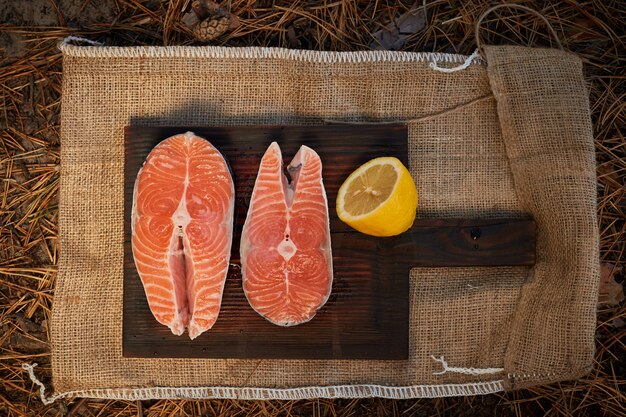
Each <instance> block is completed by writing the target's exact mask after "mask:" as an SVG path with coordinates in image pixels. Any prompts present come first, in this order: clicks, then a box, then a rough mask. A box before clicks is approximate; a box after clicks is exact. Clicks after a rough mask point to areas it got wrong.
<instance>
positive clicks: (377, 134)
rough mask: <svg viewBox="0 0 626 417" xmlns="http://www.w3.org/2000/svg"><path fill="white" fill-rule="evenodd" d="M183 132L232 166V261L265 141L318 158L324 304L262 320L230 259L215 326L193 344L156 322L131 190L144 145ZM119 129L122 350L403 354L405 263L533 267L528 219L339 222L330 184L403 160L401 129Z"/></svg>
mask: <svg viewBox="0 0 626 417" xmlns="http://www.w3.org/2000/svg"><path fill="white" fill-rule="evenodd" d="M188 130H191V131H193V132H195V133H196V134H198V135H199V136H202V137H204V138H206V139H209V140H210V141H211V143H213V144H214V145H215V146H216V147H217V148H218V149H220V151H221V152H222V153H223V154H224V156H225V157H226V159H227V160H228V162H229V164H230V167H231V170H232V173H233V178H234V180H235V193H236V203H235V205H236V209H235V233H234V240H233V251H232V258H231V263H233V264H238V263H239V254H238V250H239V237H240V232H241V227H242V226H243V222H244V221H245V215H246V210H247V207H248V204H249V198H250V195H251V192H252V188H253V186H254V181H255V179H256V174H257V170H258V165H259V162H260V159H261V156H262V155H263V153H264V152H265V150H266V148H267V146H268V145H269V143H270V142H271V141H273V140H276V141H277V142H278V143H279V144H280V146H281V149H282V151H283V157H284V159H285V162H286V163H288V162H289V161H290V160H291V158H292V157H293V155H294V154H295V152H296V151H297V150H298V148H299V146H300V145H302V144H305V145H308V146H310V147H312V148H313V149H315V150H316V151H317V152H318V153H319V154H320V156H321V158H322V162H323V177H324V184H325V187H326V192H327V195H328V201H329V212H330V223H331V237H332V251H333V264H334V282H333V290H332V294H331V296H330V298H329V300H328V302H327V303H326V305H325V306H324V307H322V309H321V310H320V311H319V312H318V313H317V315H316V316H315V317H314V318H313V320H311V321H310V322H308V323H305V324H302V325H299V326H294V327H289V328H282V327H279V326H275V325H273V324H271V323H269V322H268V321H266V320H265V319H264V318H262V317H261V316H259V315H258V314H257V313H256V312H255V311H254V310H252V308H251V307H250V306H249V304H248V302H247V300H246V298H245V296H244V293H243V290H242V287H241V275H240V272H239V269H238V268H236V267H234V268H231V269H230V271H229V275H228V278H227V281H226V286H225V289H224V296H223V301H222V308H221V311H220V315H219V318H218V320H217V322H216V324H215V326H214V327H213V328H212V329H211V330H209V331H207V332H205V333H203V334H202V335H201V336H200V337H198V338H197V339H196V340H194V341H191V340H189V338H188V336H187V335H186V334H184V335H183V336H174V335H173V334H172V333H171V332H170V330H169V329H168V328H167V327H165V326H163V325H161V324H159V323H158V322H157V321H156V320H155V319H154V318H153V316H152V314H151V312H150V310H149V307H148V302H147V300H146V296H145V293H144V290H143V287H142V284H141V281H140V279H139V276H138V275H137V271H136V269H135V265H134V262H133V258H132V251H131V244H130V211H131V205H132V193H133V186H134V181H135V178H136V175H137V172H138V171H139V168H140V167H141V164H142V163H143V162H144V160H145V158H146V156H147V155H148V153H149V152H150V150H151V149H152V148H153V147H154V146H155V145H156V144H157V143H158V142H160V141H161V140H163V139H165V138H167V137H170V136H172V135H174V134H178V133H184V132H185V131H188ZM125 137H126V141H125V158H126V160H125V194H124V198H125V214H124V216H125V217H124V219H125V236H124V238H125V240H124V244H125V251H124V300H123V305H124V311H123V344H122V347H123V355H124V356H125V357H198V358H281V359H296V358H298V359H406V358H407V357H408V308H409V306H408V291H409V283H408V275H409V269H410V268H411V267H413V266H454V265H456V266H466V265H493V266H497V265H532V264H534V253H535V237H534V233H535V225H534V222H532V221H525V220H511V221H503V220H497V221H488V220H421V221H417V222H416V223H415V225H414V226H413V228H412V229H411V230H410V231H409V232H407V233H405V234H403V235H400V236H397V237H392V238H374V237H370V236H366V235H363V234H360V233H357V232H355V231H353V230H352V229H351V228H349V227H348V226H346V225H345V224H343V223H342V222H341V221H339V219H338V218H337V216H336V213H335V210H334V206H335V197H336V194H337V190H338V188H339V186H340V185H341V183H342V182H343V180H344V179H345V178H346V177H347V176H348V175H349V174H350V173H351V172H352V171H353V170H354V169H355V168H357V167H358V166H359V165H361V164H362V163H365V162H367V161H368V160H370V159H371V158H374V157H378V156H396V157H398V158H399V159H400V160H402V161H403V162H404V163H405V164H407V165H408V161H407V129H406V126H402V125H383V126H380V125H377V126H372V125H367V126H354V125H350V126H275V127H272V126H237V127H143V126H130V127H127V128H126V129H125Z"/></svg>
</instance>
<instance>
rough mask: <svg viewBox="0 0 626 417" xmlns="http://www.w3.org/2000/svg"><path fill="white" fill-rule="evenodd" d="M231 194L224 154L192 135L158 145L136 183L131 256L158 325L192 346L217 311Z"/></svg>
mask: <svg viewBox="0 0 626 417" xmlns="http://www.w3.org/2000/svg"><path fill="white" fill-rule="evenodd" d="M234 204H235V187H234V183H233V178H232V176H231V174H230V169H229V167H228V164H227V163H226V160H225V159H224V157H223V156H222V154H221V153H220V152H219V151H218V150H217V149H216V148H215V147H214V146H213V145H212V144H211V143H210V142H208V141H207V140H205V139H203V138H200V137H198V136H196V135H195V134H193V133H192V132H187V133H185V134H179V135H175V136H172V137H170V138H168V139H165V140H163V141H162V142H160V143H159V144H158V145H157V146H156V147H154V149H152V151H151V152H150V154H149V155H148V157H147V159H146V161H145V162H144V164H143V167H142V168H141V169H140V170H139V174H138V175H137V180H136V181H135V190H134V193H133V208H132V221H131V224H132V250H133V258H134V260H135V266H136V267H137V272H138V273H139V277H140V278H141V282H142V283H143V287H144V290H145V293H146V297H147V299H148V304H149V306H150V310H151V311H152V314H153V315H154V317H155V318H156V320H157V321H158V322H159V323H161V324H164V325H165V326H167V327H169V328H170V330H171V331H172V333H174V334H175V335H179V336H180V335H181V334H183V333H184V331H185V329H186V328H187V329H188V331H189V337H190V338H191V339H195V338H196V337H198V336H199V335H200V334H201V333H203V332H204V331H206V330H208V329H210V328H211V327H212V326H213V324H214V323H215V321H216V320H217V316H218V313H219V310H220V304H221V301H222V293H223V291H224V283H225V281H226V275H227V273H228V266H229V262H230V251H231V244H232V237H233V213H234Z"/></svg>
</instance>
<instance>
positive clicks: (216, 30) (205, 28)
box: [193, 16, 230, 42]
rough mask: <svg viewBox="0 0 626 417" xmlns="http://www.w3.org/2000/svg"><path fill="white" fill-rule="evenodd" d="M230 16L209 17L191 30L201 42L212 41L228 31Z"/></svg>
mask: <svg viewBox="0 0 626 417" xmlns="http://www.w3.org/2000/svg"><path fill="white" fill-rule="evenodd" d="M229 25H230V16H211V17H209V18H207V19H205V20H203V21H202V22H200V23H198V24H197V25H196V27H195V28H194V29H193V34H194V35H195V37H196V38H197V39H198V40H200V41H203V42H206V41H212V40H213V39H216V38H217V37H219V36H220V35H222V34H223V33H224V32H226V31H227V30H228V27H229Z"/></svg>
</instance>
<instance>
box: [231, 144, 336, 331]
mask: <svg viewBox="0 0 626 417" xmlns="http://www.w3.org/2000/svg"><path fill="white" fill-rule="evenodd" d="M287 173H288V174H289V176H290V177H291V180H290V181H289V180H288V179H287V177H286V175H285V174H284V173H283V159H282V154H281V150H280V147H279V146H278V144H277V143H276V142H273V143H272V144H271V145H270V146H269V148H268V149H267V151H266V152H265V154H264V155H263V158H262V159H261V164H260V167H259V173H258V175H257V179H256V182H255V184H254V189H253V191H252V197H251V201H250V208H249V209H248V214H247V217H246V221H245V224H244V226H243V231H242V235H241V247H240V256H241V274H242V279H243V289H244V292H245V295H246V297H247V299H248V302H249V303H250V306H252V308H253V309H254V310H256V311H257V313H259V314H260V315H261V316H263V317H265V318H266V319H267V320H269V321H270V322H272V323H274V324H276V325H279V326H293V325H297V324H302V323H305V322H307V321H309V320H311V319H312V318H313V316H315V313H316V312H317V311H318V310H319V309H320V308H321V307H322V306H323V305H324V304H325V303H326V301H327V300H328V297H329V295H330V292H331V287H332V281H333V267H332V255H331V242H330V225H329V218H328V202H327V199H326V191H325V189H324V183H323V181H322V161H321V159H320V157H319V155H318V154H317V153H316V152H315V151H314V150H313V149H311V148H309V147H308V146H304V145H303V146H301V147H300V150H299V151H298V152H297V153H296V155H295V156H294V158H293V160H292V161H291V163H290V164H289V166H288V167H287Z"/></svg>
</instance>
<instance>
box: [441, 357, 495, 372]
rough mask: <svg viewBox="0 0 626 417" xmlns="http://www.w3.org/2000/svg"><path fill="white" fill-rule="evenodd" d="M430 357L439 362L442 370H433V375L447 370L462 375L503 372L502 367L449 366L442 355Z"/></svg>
mask: <svg viewBox="0 0 626 417" xmlns="http://www.w3.org/2000/svg"><path fill="white" fill-rule="evenodd" d="M430 357H431V358H433V360H435V361H437V362H439V363H441V366H442V367H443V370H442V371H439V372H433V375H443V374H445V373H447V372H452V373H456V374H464V375H488V374H497V373H500V372H504V368H457V367H454V366H449V365H448V362H446V360H445V358H444V357H443V356H440V357H439V358H436V357H435V356H433V355H430Z"/></svg>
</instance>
